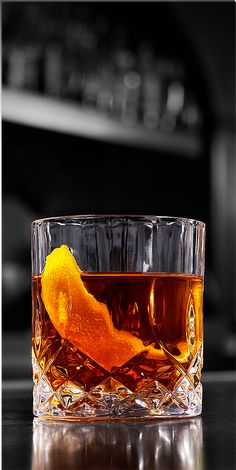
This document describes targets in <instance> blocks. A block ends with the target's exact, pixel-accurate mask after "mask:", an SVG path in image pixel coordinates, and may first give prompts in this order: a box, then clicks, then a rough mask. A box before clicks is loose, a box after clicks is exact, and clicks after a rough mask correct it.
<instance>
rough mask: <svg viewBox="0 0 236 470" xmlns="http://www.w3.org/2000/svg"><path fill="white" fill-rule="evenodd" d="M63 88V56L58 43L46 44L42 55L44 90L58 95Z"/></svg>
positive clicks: (49, 93)
mask: <svg viewBox="0 0 236 470" xmlns="http://www.w3.org/2000/svg"><path fill="white" fill-rule="evenodd" d="M62 89H63V58H62V47H61V45H60V44H57V43H54V44H53V43H51V44H49V45H48V46H46V49H45V56H44V91H45V93H46V94H48V95H56V96H60V95H61V92H62Z"/></svg>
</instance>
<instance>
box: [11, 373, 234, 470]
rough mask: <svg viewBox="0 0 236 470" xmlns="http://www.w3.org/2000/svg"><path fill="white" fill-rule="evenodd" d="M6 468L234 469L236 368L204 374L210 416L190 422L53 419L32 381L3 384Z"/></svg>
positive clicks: (205, 403)
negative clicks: (36, 403)
mask: <svg viewBox="0 0 236 470" xmlns="http://www.w3.org/2000/svg"><path fill="white" fill-rule="evenodd" d="M2 389H3V393H2V395H3V406H2V408H3V419H2V423H3V427H2V431H3V442H2V443H3V446H2V458H3V460H2V461H3V468H4V470H16V469H17V470H39V469H40V470H67V469H68V470H77V469H80V470H88V469H89V470H181V469H183V470H196V469H198V470H213V469H214V470H234V469H235V468H236V448H235V431H236V421H235V410H236V407H235V398H236V393H235V392H236V373H235V372H234V371H224V372H223V371H222V372H206V373H204V374H203V390H204V393H203V413H202V415H201V416H199V417H196V418H189V419H165V420H164V419H152V420H132V421H122V420H120V421H119V420H115V421H114V420H110V421H108V420H104V421H99V420H97V421H95V420H93V421H79V422H69V421H55V420H54V421H47V420H40V419H38V418H35V419H33V415H32V381H31V380H21V381H19V380H7V381H3V384H2Z"/></svg>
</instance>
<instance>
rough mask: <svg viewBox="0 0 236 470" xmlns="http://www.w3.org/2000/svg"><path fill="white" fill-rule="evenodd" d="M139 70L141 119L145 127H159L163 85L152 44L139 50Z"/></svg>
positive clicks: (142, 46)
mask: <svg viewBox="0 0 236 470" xmlns="http://www.w3.org/2000/svg"><path fill="white" fill-rule="evenodd" d="M139 69H140V74H141V80H142V88H141V103H140V105H141V118H142V120H143V124H144V126H145V127H147V128H149V129H155V128H156V127H158V124H159V120H160V114H161V108H162V98H163V97H162V83H161V80H160V76H159V74H158V68H157V64H156V60H155V57H154V52H153V48H152V46H151V44H149V43H142V44H141V45H140V48H139Z"/></svg>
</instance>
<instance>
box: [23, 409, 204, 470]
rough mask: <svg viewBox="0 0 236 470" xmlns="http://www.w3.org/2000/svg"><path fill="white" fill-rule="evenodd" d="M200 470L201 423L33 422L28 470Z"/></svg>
mask: <svg viewBox="0 0 236 470" xmlns="http://www.w3.org/2000/svg"><path fill="white" fill-rule="evenodd" d="M39 468H40V470H48V469H51V468H52V469H54V468H56V469H60V468H63V469H65V468H81V469H83V470H87V469H91V468H92V469H93V470H96V469H99V468H100V469H101V468H103V469H104V468H106V469H107V470H108V469H118V468H119V469H121V468H132V469H133V468H135V469H138V470H144V469H164V468H166V469H168V468H175V469H178V470H186V468H187V469H188V470H195V469H196V468H197V469H198V470H203V468H204V463H203V439H202V420H201V418H200V417H198V418H194V419H193V418H192V419H187V420H166V421H155V422H150V421H149V422H146V421H129V422H128V421H109V422H108V421H97V422H94V421H93V422H92V421H90V422H88V421H87V422H86V423H85V422H77V423H76V422H55V421H54V422H53V421H51V422H49V421H40V420H39V419H37V418H35V420H34V425H33V446H32V467H31V470H38V469H39Z"/></svg>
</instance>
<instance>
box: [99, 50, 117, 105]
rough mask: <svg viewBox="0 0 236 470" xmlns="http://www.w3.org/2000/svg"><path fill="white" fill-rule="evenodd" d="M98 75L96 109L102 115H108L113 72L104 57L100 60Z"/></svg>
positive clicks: (111, 102) (111, 98) (109, 63)
mask: <svg viewBox="0 0 236 470" xmlns="http://www.w3.org/2000/svg"><path fill="white" fill-rule="evenodd" d="M98 73H99V85H98V94H97V109H98V111H99V112H101V113H103V114H110V113H111V112H112V107H113V83H114V70H113V66H112V63H111V61H109V60H108V58H106V57H105V56H102V57H101V59H100V63H99V69H98Z"/></svg>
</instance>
